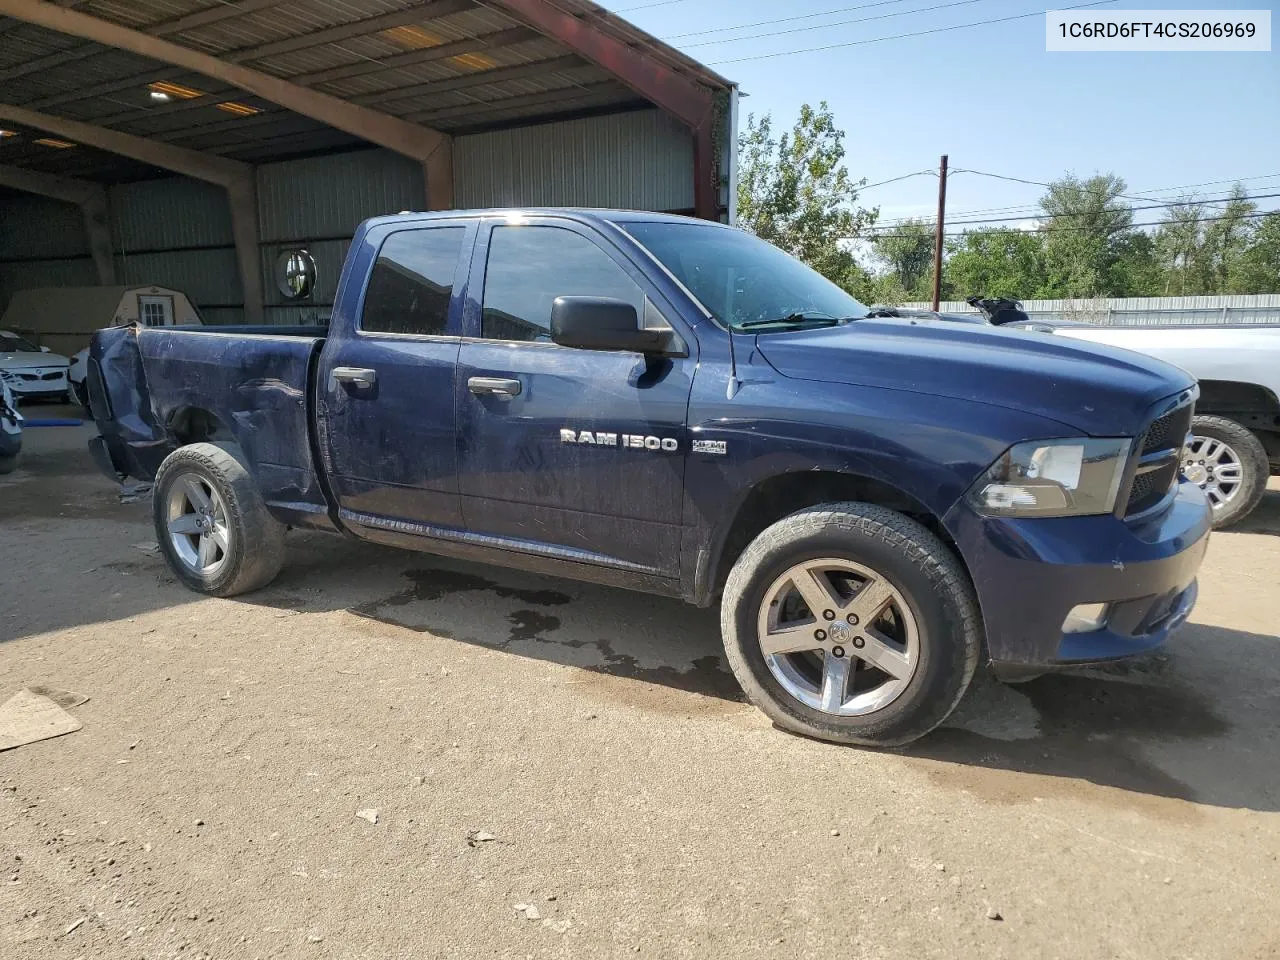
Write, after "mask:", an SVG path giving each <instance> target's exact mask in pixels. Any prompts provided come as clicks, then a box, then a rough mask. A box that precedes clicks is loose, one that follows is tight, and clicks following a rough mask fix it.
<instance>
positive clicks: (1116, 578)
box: [947, 482, 1212, 679]
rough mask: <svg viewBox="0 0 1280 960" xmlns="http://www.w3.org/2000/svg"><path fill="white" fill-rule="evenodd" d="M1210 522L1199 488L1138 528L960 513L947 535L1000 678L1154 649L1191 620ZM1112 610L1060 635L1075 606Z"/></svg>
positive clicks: (951, 518) (1183, 487)
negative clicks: (1096, 623) (1095, 622)
mask: <svg viewBox="0 0 1280 960" xmlns="http://www.w3.org/2000/svg"><path fill="white" fill-rule="evenodd" d="M1211 522H1212V515H1211V512H1210V510H1209V506H1208V503H1207V502H1206V500H1205V498H1204V494H1203V493H1201V491H1200V490H1199V488H1197V487H1195V486H1194V485H1192V484H1190V483H1185V482H1184V483H1180V484H1179V488H1178V492H1177V494H1176V495H1175V496H1174V498H1173V500H1172V502H1171V504H1170V505H1169V507H1168V508H1167V509H1165V510H1162V511H1161V512H1160V513H1159V515H1158V516H1153V517H1150V518H1147V519H1145V520H1143V521H1142V522H1126V521H1124V520H1121V519H1119V518H1117V517H1114V516H1111V515H1106V516H1099V517H1060V518H1052V519H1012V518H993V517H982V516H979V515H978V514H976V513H974V512H973V511H971V510H970V509H969V508H968V507H967V506H965V505H964V504H963V503H961V504H958V505H957V506H956V507H955V508H953V510H952V511H951V512H950V513H949V514H948V516H947V526H948V528H949V529H950V530H951V531H952V532H953V534H954V536H955V539H956V544H957V546H958V547H959V548H960V552H961V554H962V555H963V557H964V558H965V561H966V563H967V564H968V567H969V571H970V574H971V575H972V577H973V582H974V585H975V587H976V589H977V593H978V602H979V603H980V604H981V607H982V617H983V623H984V625H985V627H986V634H987V646H988V650H989V655H990V658H991V662H992V665H993V667H994V668H995V671H996V673H997V675H998V676H1001V677H1003V678H1005V679H1019V678H1022V677H1027V676H1034V675H1035V674H1037V673H1043V672H1045V671H1046V670H1050V669H1053V668H1055V667H1063V666H1076V665H1081V664H1086V663H1098V662H1101V661H1107V660H1115V659H1119V658H1122V657H1130V656H1133V655H1134V654H1138V653H1143V652H1145V651H1148V650H1151V649H1154V648H1155V647H1158V646H1160V645H1161V644H1162V643H1164V641H1165V640H1166V639H1168V637H1169V634H1170V633H1171V632H1172V631H1173V630H1174V629H1176V628H1177V627H1178V626H1180V625H1181V624H1182V623H1183V622H1184V621H1185V620H1186V619H1187V617H1188V615H1189V614H1190V613H1191V608H1192V606H1193V605H1194V604H1195V600H1196V572H1197V571H1198V570H1199V568H1200V563H1201V561H1202V560H1203V559H1204V553H1205V548H1206V547H1207V545H1208V542H1209V529H1210V526H1211ZM1094 603H1106V604H1109V605H1110V607H1109V615H1108V618H1107V621H1106V623H1105V624H1104V625H1103V626H1102V627H1101V628H1100V629H1097V630H1093V631H1090V632H1087V633H1063V631H1062V624H1063V620H1064V619H1066V616H1067V614H1068V613H1069V612H1070V611H1071V609H1072V608H1073V607H1075V606H1077V605H1079V604H1094Z"/></svg>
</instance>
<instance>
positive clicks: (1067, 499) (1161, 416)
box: [89, 210, 1210, 745]
mask: <svg viewBox="0 0 1280 960" xmlns="http://www.w3.org/2000/svg"><path fill="white" fill-rule="evenodd" d="M866 314H867V310H866V308H865V307H864V306H863V305H862V304H860V303H858V302H857V301H856V300H854V299H853V298H852V297H850V296H849V295H848V294H846V293H845V292H844V291H842V290H841V289H839V288H838V287H836V286H835V285H833V284H831V283H830V282H828V281H827V280H825V279H824V278H823V277H821V276H820V275H819V274H817V273H815V272H814V271H812V270H810V269H809V268H808V267H806V266H804V265H803V264H801V263H800V262H798V261H797V260H795V259H793V258H791V257H790V256H788V255H787V254H785V253H783V252H782V251H780V250H778V249H777V248H776V247H773V246H771V245H769V244H768V243H765V242H764V241H762V240H759V239H757V238H755V237H753V236H751V235H750V234H748V233H745V232H743V231H740V230H737V229H734V228H731V227H726V226H721V225H718V224H712V223H706V222H702V221H696V220H689V219H685V218H682V217H676V216H667V215H657V214H647V213H637V212H634V211H575V210H527V211H503V210H490V211H476V212H449V213H438V214H436V213H433V214H403V215H399V216H392V217H380V218H377V219H373V220H369V221H367V222H365V223H364V224H362V225H361V226H360V228H359V230H358V231H357V232H356V235H355V238H354V240H353V242H352V245H351V250H350V253H349V255H348V258H347V261H346V264H345V266H344V268H343V272H342V276H341V279H340V282H339V286H338V292H337V296H336V302H335V304H334V307H333V314H332V320H331V321H330V323H329V325H328V326H327V327H256V328H255V327H232V328H227V327H223V328H218V327H212V328H211V327H203V328H190V329H184V328H181V327H173V328H142V329H139V328H136V327H133V328H118V329H111V330H104V331H101V332H99V333H98V334H97V335H96V336H95V338H94V342H93V347H92V351H91V360H90V365H89V390H90V397H91V405H92V409H93V413H94V417H95V420H96V421H97V423H98V427H99V430H100V434H101V435H100V436H99V437H97V438H95V439H94V441H93V442H92V444H91V448H92V451H93V454H94V456H95V459H96V460H97V462H98V464H99V465H100V466H101V468H102V469H103V470H104V471H105V472H106V473H107V474H108V475H109V476H112V477H114V478H120V477H122V476H126V475H127V476H132V477H136V478H140V479H154V482H155V487H154V515H155V525H156V532H157V536H158V538H159V542H160V545H161V548H162V550H163V552H164V555H165V557H166V558H167V559H168V562H169V564H170V565H171V566H172V568H173V570H174V572H175V573H176V574H177V576H178V577H179V578H180V579H181V580H182V581H183V582H184V583H186V584H187V585H188V586H189V587H191V588H192V589H194V590H198V591H201V592H204V593H209V594H214V595H218V596H230V595H233V594H237V593H242V592H245V591H249V590H253V589H256V588H258V587H261V586H263V585H264V584H266V583H268V582H269V581H271V579H272V578H273V577H274V576H275V575H276V573H277V572H278V571H279V570H280V567H281V564H282V563H283V559H284V541H285V532H286V530H287V529H288V528H290V527H305V528H314V529H320V530H329V531H340V532H343V533H345V534H348V535H350V536H354V537H357V538H360V539H364V540H372V541H376V542H379V543H385V544H392V545H395V546H399V547H407V548H409V549H412V550H421V551H426V552H430V553H438V554H448V555H453V556H459V557H464V558H468V559H474V560H481V561H486V562H491V563H497V564H503V565H507V566H513V567H520V568H524V569H526V570H532V571H535V572H540V573H545V574H549V575H556V576H565V577H574V578H579V579H582V580H591V581H596V582H599V583H604V584H611V585H614V586H618V587H626V588H630V589H633V590H641V591H646V592H649V593H654V594H661V595H664V596H670V597H679V598H683V599H684V600H686V601H688V602H689V603H692V604H696V605H699V606H709V605H711V604H714V603H719V604H720V609H721V625H722V632H723V640H724V646H725V651H726V654H727V658H728V661H729V663H730V665H731V666H732V668H733V671H734V673H735V675H736V676H737V678H738V680H739V682H740V683H741V684H742V686H743V688H744V690H745V691H746V693H747V694H748V696H749V697H750V698H751V700H752V701H753V702H755V703H756V704H757V705H758V706H759V707H760V708H761V709H762V710H764V711H765V712H766V713H767V714H768V715H769V716H770V717H771V718H773V719H774V720H775V721H776V722H777V723H778V724H780V725H781V726H783V727H785V728H788V729H791V730H795V731H798V732H801V733H804V734H807V735H810V736H814V737H819V738H823V739H828V740H834V741H841V742H848V743H861V744H873V745H894V744H902V743H906V742H908V741H910V740H912V739H914V738H916V737H919V736H921V735H923V734H925V733H926V732H928V731H929V730H931V729H932V728H934V727H935V726H937V725H938V724H939V723H941V722H942V721H943V720H944V719H945V718H946V717H947V715H948V714H949V713H950V712H951V710H952V709H953V708H954V707H955V705H956V704H957V702H958V701H959V700H960V698H961V696H962V695H963V694H964V691H965V689H966V687H967V686H968V684H969V681H970V679H971V678H972V676H973V674H974V671H975V669H976V668H977V667H978V665H979V663H980V662H981V661H983V660H986V661H988V662H989V663H990V664H991V665H992V667H993V668H994V670H995V671H996V673H997V675H998V676H1001V677H1003V678H1005V679H1010V680H1018V679H1026V678H1029V677H1031V676H1034V675H1036V674H1039V673H1043V672H1045V671H1047V670H1050V669H1053V668H1055V667H1059V666H1062V665H1070V664H1081V663H1093V662H1099V661H1105V660H1111V659H1115V658H1119V657H1124V656H1129V655H1132V654H1136V653H1139V652H1142V651H1146V650H1149V649H1151V648H1153V647H1155V646H1157V645H1159V644H1160V643H1162V642H1163V641H1164V640H1165V639H1166V638H1167V637H1168V635H1169V633H1170V632H1171V631H1172V630H1173V629H1174V628H1175V627H1177V626H1178V625H1179V624H1181V623H1182V622H1183V621H1184V620H1185V619H1186V617H1187V615H1188V613H1189V612H1190V610H1191V607H1192V604H1193V603H1194V602H1195V597H1196V579H1195V578H1196V572H1197V568H1198V567H1199V566H1200V562H1201V560H1202V558H1203V557H1204V552H1205V546H1206V543H1207V540H1208V534H1209V528H1210V510H1209V507H1208V505H1207V503H1206V500H1205V497H1204V495H1203V494H1202V493H1201V491H1200V490H1199V489H1198V488H1197V487H1196V486H1195V485H1193V484H1190V483H1187V482H1184V481H1183V480H1182V479H1181V478H1180V475H1179V454H1180V451H1181V449H1182V446H1183V443H1184V439H1185V437H1186V434H1187V430H1188V426H1189V424H1190V422H1191V416H1192V409H1193V405H1194V402H1195V399H1196V390H1197V388H1196V384H1195V381H1194V380H1192V379H1191V377H1189V376H1188V375H1187V374H1185V373H1183V372H1182V371H1181V370H1179V369H1177V368H1176V367H1173V366H1169V365H1167V364H1164V363H1161V362H1160V361H1157V360H1152V359H1149V358H1146V357H1143V356H1140V355H1138V354H1135V353H1129V352H1126V351H1121V350H1115V349H1111V348H1107V347H1101V346H1095V345H1091V344H1086V343H1080V342H1076V341H1069V340H1066V339H1059V338H1044V337H1029V336H1027V335H1026V334H1020V333H1010V332H1005V331H1002V330H999V329H989V328H983V327H976V326H969V325H960V324H947V323H939V322H933V321H928V320H922V319H919V318H901V319H894V318H868V317H867V316H866Z"/></svg>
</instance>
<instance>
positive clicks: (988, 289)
mask: <svg viewBox="0 0 1280 960" xmlns="http://www.w3.org/2000/svg"><path fill="white" fill-rule="evenodd" d="M943 275H944V278H945V279H946V281H947V283H948V285H949V286H950V287H951V288H952V289H953V290H954V291H955V292H956V295H957V296H959V297H1010V298H1012V299H1014V300H1030V299H1032V298H1034V297H1038V296H1040V295H1041V292H1042V289H1043V287H1044V285H1045V268H1044V235H1043V234H1040V233H1035V232H1031V231H1026V230H1011V229H998V230H973V231H970V232H968V233H966V234H964V235H963V236H962V237H960V238H958V239H956V240H953V241H952V242H951V244H950V248H949V255H948V257H947V261H946V267H945V269H944V271H943Z"/></svg>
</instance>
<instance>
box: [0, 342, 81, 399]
mask: <svg viewBox="0 0 1280 960" xmlns="http://www.w3.org/2000/svg"><path fill="white" fill-rule="evenodd" d="M70 366H71V361H70V360H68V359H67V358H66V357H64V356H61V355H60V354H56V353H50V352H49V348H48V347H37V346H35V345H34V344H32V343H30V342H29V341H27V340H24V339H23V338H22V337H20V336H18V335H17V334H16V333H12V332H10V331H8V330H0V379H3V380H4V382H5V384H7V385H8V387H9V389H10V390H11V391H12V392H13V396H14V398H15V399H17V400H29V399H37V398H40V397H47V398H49V399H52V400H69V399H70V398H71V394H70V392H71V381H70V380H69V379H68V377H67V370H68V368H69V367H70Z"/></svg>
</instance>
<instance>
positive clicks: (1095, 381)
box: [756, 319, 1195, 436]
mask: <svg viewBox="0 0 1280 960" xmlns="http://www.w3.org/2000/svg"><path fill="white" fill-rule="evenodd" d="M756 348H757V349H758V350H759V351H760V353H761V354H762V355H763V356H764V358H765V359H766V360H767V361H768V362H769V363H770V364H771V365H772V366H773V367H774V369H776V370H777V371H778V372H779V373H781V374H782V375H783V376H785V377H790V378H794V379H799V380H818V381H823V382H827V383H847V384H850V385H853V386H863V387H879V388H885V389H892V390H908V391H911V392H913V393H921V394H927V395H931V396H936V397H944V398H950V399H954V400H971V401H977V402H979V403H989V404H993V405H995V406H1000V407H1005V408H1007V409H1011V410H1019V411H1023V412H1026V413H1033V414H1036V415H1037V416H1041V417H1046V418H1048V419H1051V420H1057V421H1058V422H1059V423H1062V424H1066V425H1067V426H1069V427H1072V428H1073V429H1075V430H1078V431H1081V432H1083V433H1085V434H1087V435H1091V436H1134V435H1135V434H1136V433H1137V432H1138V431H1139V430H1141V429H1142V428H1143V427H1144V426H1145V423H1144V417H1145V415H1146V413H1147V411H1148V409H1149V408H1150V407H1151V405H1152V404H1153V403H1155V402H1156V401H1157V400H1161V399H1163V398H1165V397H1168V396H1170V395H1172V394H1175V393H1178V392H1179V391H1181V390H1185V389H1187V388H1188V387H1191V386H1193V385H1194V384H1195V380H1193V379H1192V378H1191V377H1190V376H1189V375H1188V374H1187V373H1186V372H1184V371H1182V370H1180V369H1178V368H1177V367H1175V366H1172V365H1170V364H1167V363H1164V362H1163V361H1160V360H1155V359H1152V358H1151V357H1146V356H1143V355H1142V354H1139V353H1132V352H1130V351H1128V350H1120V349H1115V348H1112V347H1106V346H1102V345H1098V344H1091V343H1083V342H1081V341H1078V340H1067V339H1066V338H1059V337H1047V336H1044V335H1042V334H1034V333H1026V332H1020V331H1012V330H1001V329H999V328H998V327H981V326H976V325H972V324H951V323H936V322H930V321H923V322H922V321H915V320H908V319H879V320H858V321H856V322H853V323H849V324H845V325H842V326H839V327H829V328H824V329H817V330H798V331H794V332H791V333H775V334H761V335H758V336H757V338H756Z"/></svg>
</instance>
